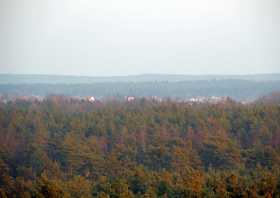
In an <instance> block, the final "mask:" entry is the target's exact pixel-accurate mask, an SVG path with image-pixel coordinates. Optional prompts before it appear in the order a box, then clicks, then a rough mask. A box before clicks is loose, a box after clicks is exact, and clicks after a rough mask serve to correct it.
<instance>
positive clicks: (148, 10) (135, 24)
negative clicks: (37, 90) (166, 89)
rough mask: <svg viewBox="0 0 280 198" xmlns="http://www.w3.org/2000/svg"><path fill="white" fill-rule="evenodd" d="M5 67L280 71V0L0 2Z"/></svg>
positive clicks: (0, 64)
mask: <svg viewBox="0 0 280 198" xmlns="http://www.w3.org/2000/svg"><path fill="white" fill-rule="evenodd" d="M0 28H1V29H0V30H1V31H0V73H27V74H30V73H31V74H71V75H93V76H101V75H102V76H104V75H129V74H143V73H169V74H245V73H246V74H248V73H249V74H252V73H275V72H278V73H280V36H279V35H280V1H279V0H137V1H136V0H99V1H97V0H0Z"/></svg>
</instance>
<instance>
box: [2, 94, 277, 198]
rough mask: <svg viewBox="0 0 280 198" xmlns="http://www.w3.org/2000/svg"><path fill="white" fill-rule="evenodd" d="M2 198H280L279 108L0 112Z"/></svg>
mask: <svg viewBox="0 0 280 198" xmlns="http://www.w3.org/2000/svg"><path fill="white" fill-rule="evenodd" d="M0 197H3V198H5V197H7V198H10V197H16V198H18V197H19V198H31V197H41V198H43V197H55V198H56V197H57V198H58V197H77V198H78V197H83V198H86V197H98V198H118V197H124V198H134V197H135V198H140V197H146V198H154V197H164V198H165V197H168V198H169V197H170V198H171V197H174V198H175V197H176V198H181V197H191V198H200V197H210V198H214V197H215V198H224V197H225V198H227V197H231V198H234V197H236V198H237V197H247V198H279V197H280V106H279V103H273V102H271V103H262V102H258V103H252V104H246V105H244V104H241V103H238V102H235V101H233V100H231V99H228V101H226V102H224V103H222V104H192V105H190V104H186V103H180V102H174V101H164V102H161V103H159V102H152V101H147V100H145V99H141V100H136V101H133V102H117V101H108V102H106V103H101V102H96V103H90V102H86V101H76V100H66V99H65V98H63V97H61V98H60V97H54V98H49V99H47V100H44V101H43V102H36V101H35V102H34V101H33V102H28V101H15V102H8V103H7V104H4V103H3V104H0Z"/></svg>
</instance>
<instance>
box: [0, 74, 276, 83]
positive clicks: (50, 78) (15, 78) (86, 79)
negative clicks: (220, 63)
mask: <svg viewBox="0 0 280 198" xmlns="http://www.w3.org/2000/svg"><path fill="white" fill-rule="evenodd" d="M197 80H248V81H259V82H261V81H280V74H251V75H179V74H141V75H130V76H111V77H110V76H106V77H97V76H71V75H65V76H64V75H37V74H0V84H89V83H100V82H178V81H197Z"/></svg>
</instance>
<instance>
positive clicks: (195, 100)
mask: <svg viewBox="0 0 280 198" xmlns="http://www.w3.org/2000/svg"><path fill="white" fill-rule="evenodd" d="M45 100H52V101H80V102H89V103H102V102H108V101H118V102H127V103H132V102H135V101H140V100H145V101H150V102H157V103H161V102H165V101H175V102H183V103H188V104H201V103H210V104H218V103H224V102H226V101H228V100H229V97H218V96H210V97H204V96H198V97H191V98H167V97H159V96H145V97H136V96H123V97H120V96H118V97H112V96H110V97H102V98H101V97H95V96H85V97H82V96H62V95H50V96H46V97H44V96H17V95H0V103H4V104H5V103H8V102H16V101H25V102H43V101H45Z"/></svg>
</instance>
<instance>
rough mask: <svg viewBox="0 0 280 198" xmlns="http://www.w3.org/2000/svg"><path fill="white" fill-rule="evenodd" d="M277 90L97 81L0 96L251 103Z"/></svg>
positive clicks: (253, 84) (222, 83)
mask: <svg viewBox="0 0 280 198" xmlns="http://www.w3.org/2000/svg"><path fill="white" fill-rule="evenodd" d="M279 90H280V81H260V82H259V81H247V80H199V81H178V82H177V81H173V82H168V81H165V82H164V81H160V82H97V83H91V84H87V83H85V84H0V94H1V95H20V96H24V95H26V96H30V95H35V96H47V95H51V94H55V95H65V96H95V97H118V96H121V97H123V96H136V97H145V96H159V97H170V98H190V97H197V96H205V97H209V96H219V97H225V96H229V97H231V98H233V99H235V100H253V99H256V98H258V97H260V96H263V95H266V94H268V93H270V92H274V91H279Z"/></svg>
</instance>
